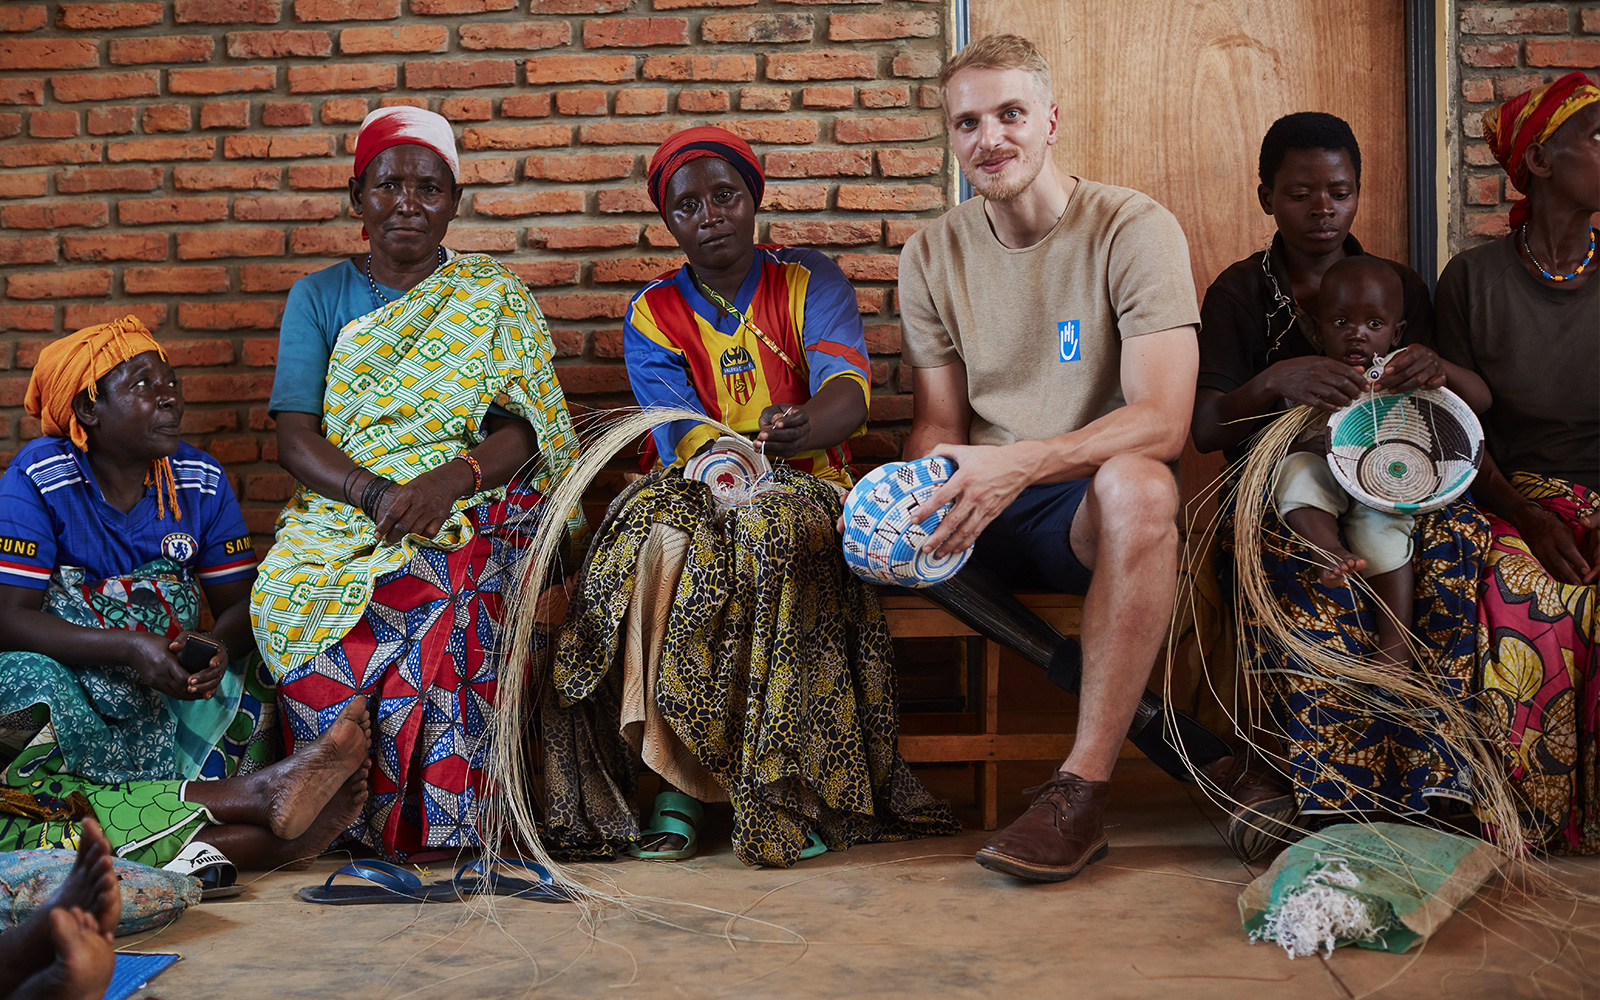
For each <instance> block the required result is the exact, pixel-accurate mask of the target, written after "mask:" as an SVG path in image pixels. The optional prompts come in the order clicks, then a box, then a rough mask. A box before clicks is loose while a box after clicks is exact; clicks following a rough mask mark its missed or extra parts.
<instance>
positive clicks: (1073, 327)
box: [1056, 319, 1079, 361]
mask: <svg viewBox="0 0 1600 1000" xmlns="http://www.w3.org/2000/svg"><path fill="white" fill-rule="evenodd" d="M1056 333H1057V334H1059V335H1060V337H1061V360H1062V361H1076V360H1078V346H1079V345H1078V321H1077V320H1075V319H1064V320H1062V321H1061V322H1059V323H1057V324H1056Z"/></svg>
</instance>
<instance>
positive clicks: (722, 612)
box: [543, 127, 956, 867]
mask: <svg viewBox="0 0 1600 1000" xmlns="http://www.w3.org/2000/svg"><path fill="white" fill-rule="evenodd" d="M648 179H649V190H650V197H651V200H652V201H653V202H654V203H655V205H656V207H657V208H658V209H659V210H660V211H661V215H662V218H663V219H665V220H666V223H667V228H668V229H669V230H670V231H671V232H672V234H673V236H674V238H676V239H677V241H678V246H679V247H680V248H682V250H683V252H684V255H685V256H686V257H688V263H687V264H686V265H684V266H683V267H681V268H679V269H677V270H676V271H673V272H669V273H667V274H664V275H662V276H661V277H660V278H658V279H656V280H655V281H654V282H651V283H650V284H649V285H647V286H646V287H645V288H644V290H643V291H641V292H639V293H638V294H637V295H636V296H634V299H633V302H632V304H631V305H630V307H629V310H628V316H627V325H626V328H625V333H624V353H625V357H626V360H627V364H628V375H629V378H630V380H631V382H632V385H633V390H634V394H635V396H637V397H638V399H639V401H640V402H641V403H642V404H644V405H645V406H652V405H670V406H676V407H681V408H685V409H690V410H696V411H699V412H701V413H705V414H707V415H708V416H710V417H712V418H714V419H717V420H720V421H722V422H723V423H725V424H727V425H728V426H730V427H731V428H733V429H734V430H737V431H739V432H741V433H743V434H750V435H754V436H755V438H756V440H757V442H758V443H760V445H761V446H762V448H763V449H764V451H765V454H766V455H767V456H769V457H773V458H778V459H782V460H783V461H784V463H786V467H780V468H779V469H777V470H776V471H775V472H774V473H773V477H772V480H771V482H770V484H767V483H763V484H761V488H759V489H757V490H756V491H754V493H753V495H752V496H751V497H750V498H749V499H748V502H743V503H740V504H738V505H736V506H733V507H731V508H726V509H722V508H719V507H718V502H717V501H714V500H713V499H712V496H711V493H710V490H709V489H708V488H707V486H706V485H705V484H703V483H700V482H696V481H691V480H686V479H684V478H682V477H681V476H680V475H678V473H677V470H678V468H679V467H680V466H681V465H682V463H683V462H684V461H685V460H686V459H688V458H689V457H691V456H692V455H694V454H695V452H696V451H698V450H700V449H701V448H703V447H706V446H708V445H710V444H711V443H712V442H713V440H714V439H715V438H716V437H717V436H718V434H719V433H720V432H718V431H717V430H715V429H713V428H711V427H709V426H707V425H704V424H698V423H695V422H692V421H689V422H679V423H672V424H666V425H662V426H660V427H658V428H657V429H656V431H655V433H654V435H653V440H654V444H655V446H656V448H657V449H659V454H660V455H661V456H662V460H663V461H664V462H665V463H666V464H667V465H668V466H669V467H670V468H671V472H670V473H657V474H655V475H652V476H650V477H647V478H646V479H644V480H641V481H640V482H639V483H637V484H635V485H634V486H633V487H631V488H630V489H629V490H628V491H627V492H626V493H625V494H624V495H623V496H622V497H621V498H619V499H618V500H617V502H616V503H614V504H613V505H612V509H611V512H610V513H609V514H608V516H607V518H606V522H605V523H604V524H603V525H602V526H601V528H600V529H599V530H598V532H597V533H596V535H595V539H594V542H593V545H592V547H591V550H590V556H589V562H588V564H587V566H586V567H585V571H584V575H583V578H582V583H581V585H580V589H579V591H578V593H577V594H575V595H574V599H573V605H572V608H571V610H570V611H569V613H568V616H567V620H566V625H565V627H564V629H563V631H562V633H561V637H560V640H559V643H558V647H557V652H556V659H555V666H554V691H555V693H556V694H557V695H559V698H560V703H559V704H557V703H556V702H555V701H554V700H553V699H547V701H546V704H545V710H544V713H543V723H544V727H545V746H546V755H547V757H546V768H545V779H546V782H547V784H548V798H549V803H548V810H547V815H546V820H547V824H548V831H549V835H550V838H553V840H554V842H555V843H554V846H558V847H565V848H567V849H576V848H583V849H588V850H592V851H595V852H597V853H602V854H609V853H612V852H614V851H616V850H617V849H619V848H621V847H623V846H625V845H629V844H636V845H637V846H636V848H635V851H634V853H636V854H637V855H638V856H640V857H647V858H660V859H677V858H684V857H688V856H690V855H692V854H693V853H694V851H695V847H696V833H697V825H698V823H699V822H700V819H701V815H702V808H701V805H700V802H701V801H731V802H732V804H733V813H734V832H733V843H734V850H735V852H736V853H737V855H738V856H739V858H740V859H741V860H743V861H744V862H745V863H747V864H764V865H775V866H783V867H786V866H788V865H791V864H793V863H794V862H795V861H796V860H797V859H799V858H801V857H810V856H812V855H813V854H817V853H821V852H822V851H823V850H826V849H835V850H843V849H845V848H847V847H849V846H850V845H851V844H853V843H861V842H868V841H882V840H895V839H903V838H907V837H914V836H922V835H927V834H932V833H947V832H953V831H954V830H955V829H956V826H955V823H954V820H953V818H952V816H951V814H950V812H949V809H948V808H947V807H946V806H945V805H944V804H943V803H939V802H935V801H934V800H933V799H932V798H930V797H929V796H928V794H927V792H926V791H925V790H924V789H923V788H922V786H921V785H920V783H919V782H918V781H917V780H916V778H915V777H914V776H913V775H912V774H911V772H910V770H909V768H908V767H907V766H906V764H905V762H904V761H903V760H902V759H901V758H900V755H899V752H898V750H897V736H898V723H897V705H896V701H895V685H894V681H895V674H894V667H893V664H892V662H891V659H890V649H889V633H888V630H887V628H886V626H885V625H884V622H883V617H882V614H881V613H880V612H879V610H878V605H877V601H876V599H875V598H874V596H873V595H872V592H871V590H870V589H869V588H867V587H866V586H865V585H863V584H862V583H861V582H860V581H858V580H857V579H856V578H855V577H854V576H853V575H852V574H851V573H850V571H849V570H848V569H847V568H846V567H845V565H844V561H843V558H842V555H841V550H840V545H839V539H838V536H837V535H836V534H835V532H834V528H833V525H834V521H835V520H836V519H837V518H838V516H839V512H840V509H841V507H840V487H842V486H844V485H847V484H848V483H849V481H850V480H849V473H848V471H847V468H846V462H847V461H848V459H849V452H848V450H847V448H846V447H845V443H844V442H845V439H846V438H847V437H849V436H850V435H852V434H854V433H857V432H858V431H859V430H860V429H861V427H862V425H863V424H864V423H865V421H866V416H867V393H868V386H869V384H870V374H869V371H868V366H867V360H866V347H865V343H864V341H863V337H862V330H861V319H860V315H859V313H858V311H857V309H856V304H855V295H854V293H853V292H852V290H851V288H850V285H849V283H848V282H846V281H845V279H844V276H843V275H842V274H841V273H840V272H839V269H838V268H837V267H835V266H834V264H833V262H832V261H830V260H829V259H828V258H827V257H826V256H824V255H823V254H820V253H817V252H816V251H813V250H804V249H797V248H792V247H779V246H760V245H757V244H756V242H755V233H756V209H757V208H758V207H759V206H760V203H761V195H762V191H763V188H764V187H765V178H764V177H763V176H762V173H761V168H760V166H759V164H758V162H757V160H756V158H755V154H754V153H752V152H751V150H750V147H749V146H748V145H746V144H745V142H744V141H743V140H741V139H739V138H738V137H737V136H734V135H733V134H732V133H730V132H727V131H724V130H723V129H719V128H710V127H701V128H693V129H688V130H686V131H684V132H680V133H678V134H677V135H675V136H674V137H673V138H672V139H670V140H668V141H667V142H666V143H664V144H663V145H662V146H661V148H660V149H658V150H657V151H656V153H655V156H654V157H653V158H652V159H651V161H650V169H649V178H648ZM781 465H782V463H780V466H781ZM832 484H837V486H836V485H832ZM619 651H620V653H621V655H620V656H619V655H618V654H619ZM618 661H620V662H618ZM613 666H617V667H619V668H620V669H616V670H614V669H612V668H613ZM619 675H620V676H619ZM625 741H626V742H625ZM640 755H642V757H643V760H644V763H645V764H646V765H648V766H649V767H650V768H651V769H652V770H654V771H655V772H656V773H658V774H659V775H661V777H662V778H663V779H664V782H663V787H664V788H666V789H667V791H665V792H664V793H663V794H662V795H661V796H660V797H659V798H658V799H657V803H656V808H655V810H654V816H653V817H652V818H651V820H650V821H649V822H648V823H647V824H646V829H645V830H644V832H643V834H642V836H643V842H642V843H638V842H639V841H640V839H641V832H640V829H639V826H638V824H637V821H636V819H635V818H634V816H633V812H632V808H633V807H632V801H631V799H632V793H633V780H634V768H635V763H634V762H635V760H636V758H637V757H638V756H640ZM674 786H675V787H676V788H677V789H681V790H682V791H675V790H673V789H674ZM547 839H548V838H547Z"/></svg>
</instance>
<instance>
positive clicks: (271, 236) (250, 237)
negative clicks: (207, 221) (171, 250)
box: [178, 229, 284, 260]
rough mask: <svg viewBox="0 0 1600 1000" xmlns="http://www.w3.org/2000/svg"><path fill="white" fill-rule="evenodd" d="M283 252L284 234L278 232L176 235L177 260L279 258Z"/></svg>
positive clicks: (208, 231)
mask: <svg viewBox="0 0 1600 1000" xmlns="http://www.w3.org/2000/svg"><path fill="white" fill-rule="evenodd" d="M283 250H284V240H283V233H282V231H280V230H277V229H202V230H192V231H190V232H182V233H179V234H178V259H179V260H216V259H218V258H221V257H281V256H283Z"/></svg>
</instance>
